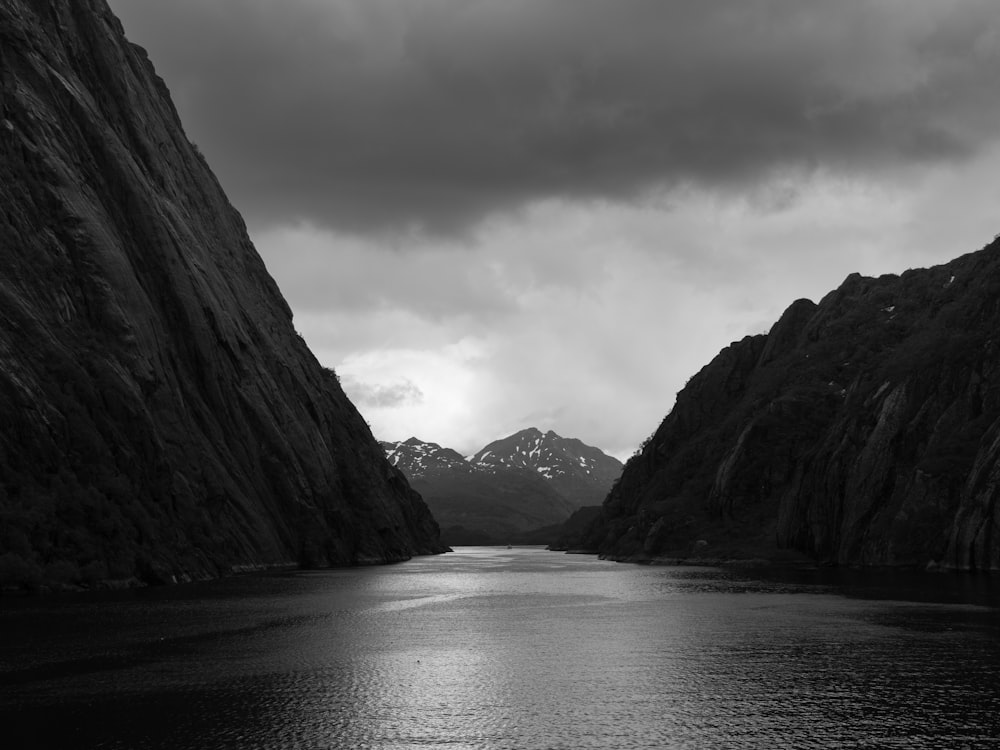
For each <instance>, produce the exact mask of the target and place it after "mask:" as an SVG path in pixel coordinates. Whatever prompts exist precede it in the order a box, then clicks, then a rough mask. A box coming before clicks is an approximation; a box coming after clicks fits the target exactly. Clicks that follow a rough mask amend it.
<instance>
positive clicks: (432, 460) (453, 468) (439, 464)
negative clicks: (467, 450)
mask: <svg viewBox="0 0 1000 750" xmlns="http://www.w3.org/2000/svg"><path fill="white" fill-rule="evenodd" d="M379 444H380V445H381V446H382V449H383V450H384V451H385V457H386V458H388V459H389V463H391V464H392V465H393V466H395V467H396V468H397V469H399V470H400V471H401V472H403V473H404V474H405V475H406V476H407V478H409V479H422V478H424V477H428V476H434V475H437V474H442V473H448V472H458V473H460V474H468V473H470V472H472V471H474V469H473V467H472V466H471V465H470V464H469V462H468V461H466V460H465V457H464V456H463V455H462V454H461V453H459V452H458V451H453V450H452V449H451V448H442V447H441V446H440V445H438V444H437V443H425V442H424V441H422V440H418V439H417V438H415V437H411V438H410V439H409V440H404V441H403V442H401V443H388V442H386V441H384V440H382V441H380V442H379Z"/></svg>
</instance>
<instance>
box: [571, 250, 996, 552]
mask: <svg viewBox="0 0 1000 750" xmlns="http://www.w3.org/2000/svg"><path fill="white" fill-rule="evenodd" d="M998 329H1000V242H998V241H997V240H994V241H993V242H992V243H990V244H989V245H987V246H986V247H985V248H983V249H982V250H980V251H978V252H975V253H970V254H967V255H963V256H961V257H959V258H956V259H955V260H953V261H951V262H950V263H947V264H943V265H940V266H936V267H933V268H930V269H916V270H914V269H911V270H908V271H906V272H904V273H902V274H900V275H894V274H886V275H883V276H880V277H878V278H866V277H863V276H861V275H860V274H852V275H850V276H848V277H847V279H845V281H844V283H843V284H842V285H841V286H840V287H838V288H837V289H835V290H833V291H831V292H830V293H829V294H827V295H826V296H824V297H823V299H822V300H821V301H820V302H819V303H818V304H817V303H813V302H811V301H809V300H798V301H796V302H794V303H793V304H792V305H790V306H789V308H788V309H787V310H786V311H785V313H784V314H783V315H782V316H781V318H780V319H779V320H778V322H777V323H776V324H775V325H774V327H773V328H772V329H771V331H770V332H769V333H768V334H766V335H763V334H762V335H758V336H748V337H746V338H744V339H742V340H741V341H738V342H734V343H733V344H731V345H730V346H729V347H726V348H725V349H723V350H722V351H721V352H720V353H719V354H718V355H717V356H716V357H715V358H714V359H713V360H712V361H711V362H710V363H709V364H708V365H706V366H705V367H704V368H703V369H702V370H701V371H699V372H698V373H697V374H696V375H695V376H694V377H692V378H691V380H690V381H689V382H688V384H687V385H686V386H685V388H684V389H683V390H682V391H681V393H679V394H678V397H677V402H676V404H675V406H674V408H673V410H672V411H671V412H670V413H669V414H668V415H667V416H666V417H665V418H664V420H663V421H662V422H661V424H660V426H659V427H658V428H657V430H656V431H655V432H654V433H653V435H652V436H651V437H650V439H649V441H648V442H647V443H646V444H645V445H644V446H643V448H642V449H641V450H640V451H639V452H638V453H637V454H636V455H635V456H634V457H633V458H632V459H630V460H629V462H628V463H627V464H626V466H625V469H624V470H623V473H622V476H621V478H620V480H619V482H617V483H616V484H615V486H614V488H613V489H612V490H611V492H610V493H609V495H608V497H607V498H606V500H605V502H604V504H603V506H602V510H601V515H600V517H599V518H598V519H597V520H595V521H594V522H593V523H592V524H591V525H590V526H589V527H588V528H587V530H586V531H585V532H584V533H582V534H580V535H579V536H577V537H576V538H575V539H572V540H569V541H568V542H567V546H570V547H574V548H581V549H586V550H589V551H594V552H598V553H600V554H601V555H603V556H605V557H609V558H613V559H622V560H643V559H655V558H662V557H670V558H676V557H679V558H711V559H726V558H739V557H762V558H768V559H775V558H780V557H782V556H787V555H801V556H803V558H806V559H813V560H816V561H820V562H825V563H829V564H836V565H861V566H882V565H887V566H907V567H921V568H922V567H932V568H936V567H943V568H952V569H961V570H980V569H987V570H995V569H997V568H998V567H1000V539H998V535H996V534H994V533H993V531H992V529H993V528H994V527H995V526H996V525H997V514H998V511H1000V503H998V502H997V499H998V495H1000V390H998V387H997V386H996V385H995V383H997V382H998V378H1000V338H998V336H997V333H996V331H997V330H998Z"/></svg>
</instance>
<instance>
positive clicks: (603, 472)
mask: <svg viewBox="0 0 1000 750" xmlns="http://www.w3.org/2000/svg"><path fill="white" fill-rule="evenodd" d="M382 446H383V448H384V449H385V451H386V455H387V456H388V458H389V460H390V462H392V463H393V465H394V466H396V467H397V468H399V469H401V470H402V471H403V473H404V474H405V475H406V477H407V478H408V479H409V480H410V482H411V483H412V484H413V487H414V488H415V489H417V490H419V492H420V493H421V495H423V497H424V498H425V499H426V501H427V504H428V506H429V507H430V508H431V510H432V511H433V513H434V516H435V518H437V519H438V521H439V522H440V524H441V527H442V536H443V538H444V540H445V542H447V543H448V544H505V543H508V542H517V543H547V542H550V541H552V540H553V539H554V538H555V536H556V535H557V533H558V528H559V526H560V525H561V524H562V523H563V522H564V521H565V520H566V519H567V518H568V517H569V516H570V515H571V514H572V513H573V512H574V511H576V510H577V509H578V508H580V507H581V506H583V505H585V504H588V503H590V504H592V503H595V502H600V499H602V498H603V497H604V496H605V495H607V492H608V489H609V488H610V487H611V483H612V482H613V481H614V480H615V478H617V476H618V475H619V473H620V472H621V463H620V462H619V461H618V460H617V459H615V458H612V457H611V456H608V455H607V454H605V453H604V452H603V451H601V450H600V449H598V448H594V447H592V446H589V445H586V444H584V443H582V442H581V441H579V440H575V439H571V438H563V437H560V436H559V435H557V434H556V433H554V432H551V431H549V432H547V433H544V434H543V433H542V432H541V431H539V430H537V429H534V428H530V429H527V430H522V431H521V432H518V433H515V434H514V435H511V436H509V437H506V438H503V439H501V440H497V441H494V442H492V443H490V444H489V445H487V446H486V447H485V448H483V449H482V450H480V451H479V452H478V453H476V454H475V455H474V456H472V457H471V458H470V459H468V460H466V459H465V458H463V457H462V456H461V454H459V453H458V452H457V451H454V450H451V449H450V448H442V447H441V446H440V445H437V444H436V443H426V442H423V441H421V440H418V439H416V438H410V439H409V440H406V441H404V442H400V443H383V444H382Z"/></svg>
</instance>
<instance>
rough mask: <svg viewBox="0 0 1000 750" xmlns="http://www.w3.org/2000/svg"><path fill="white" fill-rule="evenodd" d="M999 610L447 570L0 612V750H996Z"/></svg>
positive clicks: (656, 578) (759, 585) (49, 601)
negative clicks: (63, 749)
mask: <svg viewBox="0 0 1000 750" xmlns="http://www.w3.org/2000/svg"><path fill="white" fill-rule="evenodd" d="M998 593H1000V588H998V584H997V582H996V579H991V578H988V577H971V576H949V575H939V576H923V575H921V576H904V575H899V574H897V575H891V576H890V575H886V574H882V575H873V574H866V575H861V574H857V573H855V574H846V573H836V572H832V571H826V572H817V571H812V572H791V571H784V572H780V571H779V572H773V571H772V572H766V571H756V570H744V571H731V570H718V569H711V568H690V567H680V568H678V567H670V568H668V567H639V566H631V565H618V564H615V563H609V562H602V561H599V560H596V559H595V558H593V557H582V556H574V555H562V554H557V553H552V552H546V551H544V550H541V549H539V548H521V549H513V550H506V549H496V548H460V549H459V550H457V551H456V552H455V553H453V554H449V555H444V556H438V557H430V558H421V559H417V560H413V561H411V562H408V563H404V564H401V565H394V566H389V567H380V568H366V569H354V570H335V571H325V572H316V573H295V574H284V575H270V576H249V577H241V578H236V579H231V580H228V581H222V582H216V583H211V584H204V585H201V584H198V585H190V586H179V587H171V588H167V589H158V590H147V591H137V592H125V593H117V594H104V595H83V596H79V595H71V596H60V597H44V598H33V599H6V600H0V641H2V642H0V721H2V727H3V728H2V729H0V745H2V746H4V747H25V748H44V747H67V748H96V747H100V748H241V749H242V748H378V749H382V748H386V749H389V748H392V749H399V750H402V749H403V748H453V749H458V748H512V749H513V748H518V749H520V748H552V749H555V748H567V749H571V748H572V749H574V750H575V749H577V748H892V747H899V748H966V747H967V748H986V747H989V748H1000V616H998V615H1000V612H998V608H997V606H998V604H1000V599H998V598H997V596H998ZM11 740H13V741H12V742H11Z"/></svg>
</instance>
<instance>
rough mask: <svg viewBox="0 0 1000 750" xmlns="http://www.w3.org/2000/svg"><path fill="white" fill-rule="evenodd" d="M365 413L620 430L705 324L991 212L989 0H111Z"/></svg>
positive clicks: (744, 320)
mask: <svg viewBox="0 0 1000 750" xmlns="http://www.w3.org/2000/svg"><path fill="white" fill-rule="evenodd" d="M110 3H111V6H112V8H113V9H114V10H115V11H116V12H117V13H118V15H119V16H120V17H121V19H122V21H123V23H124V25H125V29H126V33H127V34H128V35H129V37H130V38H131V39H132V40H133V41H134V42H136V43H138V44H141V45H142V46H144V47H145V48H146V49H147V50H148V51H149V54H150V57H151V59H152V60H153V63H154V64H155V66H156V68H157V71H158V72H159V73H160V75H161V76H162V77H163V78H164V79H165V80H166V82H167V85H168V86H169V88H170V90H171V92H172V94H173V97H174V101H175V103H176V105H177V107H178V109H179V111H180V114H181V118H182V119H183V121H184V124H185V128H186V130H187V133H188V136H189V137H190V138H191V140H192V141H194V142H195V143H197V144H198V145H199V146H200V147H201V150H202V151H203V153H204V154H205V155H206V157H207V158H208V161H209V163H210V164H211V165H212V167H213V169H214V170H215V172H216V174H217V175H218V176H219V178H220V180H221V182H222V184H223V186H224V187H225V189H226V191H227V193H228V195H229V197H230V199H231V200H232V202H233V204H234V205H235V206H236V207H237V209H239V210H240V211H241V212H242V214H243V216H244V218H245V219H246V221H247V224H248V225H249V227H250V231H251V235H252V238H253V240H254V242H255V244H256V246H257V249H258V250H259V251H260V253H261V255H262V256H263V257H264V260H265V262H266V263H267V266H268V268H269V269H270V271H271V273H272V274H273V275H274V277H275V278H276V279H277V281H278V283H279V285H280V287H281V289H282V291H283V293H284V295H285V297H286V298H287V299H288V301H289V303H290V304H291V306H292V309H293V310H294V312H295V321H296V327H297V328H298V329H299V331H300V332H301V333H302V334H303V335H304V336H305V338H306V340H307V341H308V342H309V344H310V346H311V347H312V349H313V351H314V352H315V353H316V355H317V357H318V358H319V359H320V361H321V362H323V363H324V364H325V365H328V366H332V367H334V368H335V369H336V370H337V372H338V373H339V374H340V376H341V379H342V382H343V383H344V386H345V389H346V390H347V392H348V394H349V395H350V396H351V397H352V399H353V400H354V402H355V404H356V405H357V406H358V408H359V409H360V410H361V412H362V414H364V415H365V417H366V418H367V419H368V421H369V423H370V424H371V425H372V428H373V430H374V432H375V434H376V436H378V437H379V438H382V439H388V440H400V439H405V438H407V437H410V436H411V435H415V436H417V437H420V438H422V439H424V440H429V441H434V442H438V443H441V444H443V445H446V446H449V447H453V448H455V449H457V450H460V451H462V452H464V453H467V454H468V453H472V452H473V451H475V450H477V449H478V448H480V447H482V446H483V445H484V444H485V443H487V442H488V441H490V440H492V439H494V438H497V437H500V436H503V435H506V434H509V433H511V432H514V431H516V430H518V429H521V428H524V427H529V426H535V427H539V428H541V429H543V430H546V429H553V430H555V431H556V432H558V433H560V434H562V435H564V436H567V437H578V438H580V439H582V440H584V441H585V442H587V443H590V444H592V445H596V446H598V447H600V448H602V449H604V450H606V451H608V452H609V453H612V454H615V455H617V456H619V457H620V458H625V457H627V456H628V455H629V454H631V453H632V452H633V451H634V450H635V448H636V447H637V446H638V444H639V443H640V442H641V441H642V440H643V438H645V437H646V436H647V435H648V434H650V433H651V432H652V431H653V430H654V429H655V427H656V426H657V425H658V424H659V422H660V420H661V419H662V418H663V417H664V416H665V415H666V413H667V412H668V411H669V410H670V408H671V406H672V404H673V400H674V396H675V394H676V392H677V391H679V390H680V389H681V388H682V387H683V385H684V383H685V381H686V380H687V379H688V378H689V377H690V376H691V375H692V374H694V373H695V372H696V371H697V370H698V369H700V368H701V367H702V366H703V365H705V364H706V363H707V362H708V361H709V360H710V359H711V358H712V357H713V356H714V355H715V354H716V353H717V352H718V351H719V350H720V349H721V348H722V347H724V346H726V345H727V344H729V343H730V342H731V341H734V340H737V339H739V338H742V337H743V336H744V335H746V334H749V333H762V332H766V331H767V330H768V329H769V328H770V326H771V324H772V323H773V322H774V321H775V320H777V318H778V317H779V316H780V314H781V312H782V310H784V308H786V307H787V306H788V305H789V304H790V303H791V302H792V301H794V300H795V299H797V298H800V297H809V298H811V299H813V300H817V301H818V300H819V298H820V297H822V296H823V295H824V294H825V293H826V292H828V291H830V290H831V289H833V288H835V287H836V286H838V285H839V284H840V283H841V282H842V281H843V279H844V277H845V276H847V275H848V274H849V273H852V272H854V271H860V272H862V273H865V274H868V275H877V274H881V273H890V272H896V273H898V272H902V271H904V270H906V269H907V268H915V267H924V266H928V265H933V264H936V263H941V262H945V261H947V260H950V259H951V258H953V257H956V256H958V255H961V254H963V253H965V252H969V251H972V250H977V249H979V248H980V247H982V246H983V245H984V244H986V243H987V242H988V241H990V240H991V239H992V238H993V235H994V234H995V233H997V232H1000V216H998V207H1000V179H998V177H997V175H1000V3H997V2H995V0H837V1H836V2H832V1H831V0H712V1H711V2H709V1H708V0H281V2H278V0H169V2H166V1H165V0H110Z"/></svg>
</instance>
